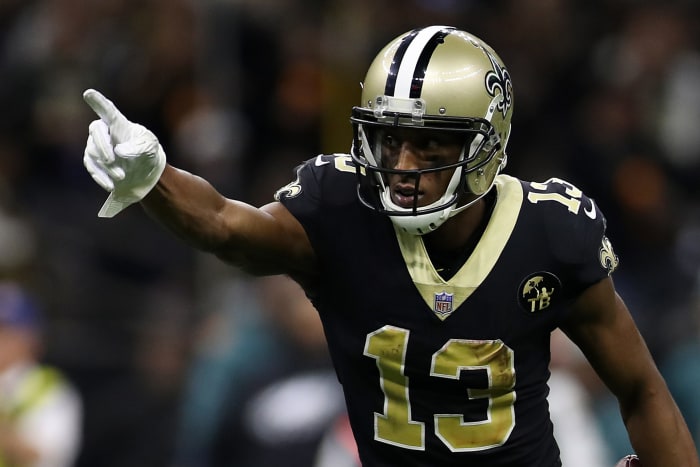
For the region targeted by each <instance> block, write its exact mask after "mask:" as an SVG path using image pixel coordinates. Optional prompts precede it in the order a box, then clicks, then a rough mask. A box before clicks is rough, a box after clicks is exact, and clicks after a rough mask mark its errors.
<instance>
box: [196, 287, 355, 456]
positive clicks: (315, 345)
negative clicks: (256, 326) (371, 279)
mask: <svg viewBox="0 0 700 467" xmlns="http://www.w3.org/2000/svg"><path fill="white" fill-rule="evenodd" d="M250 293H254V294H255V295H256V296H257V297H258V300H259V302H260V312H261V313H262V314H263V316H264V320H265V322H266V323H267V325H266V328H267V332H268V333H270V336H269V338H270V339H271V342H272V345H271V346H270V347H269V348H268V349H267V350H266V351H264V352H261V353H259V354H257V355H250V356H249V358H250V362H249V363H248V364H247V366H246V370H245V372H244V374H240V372H239V377H238V381H236V384H237V386H238V389H237V390H236V391H232V392H230V397H228V398H227V400H226V401H225V402H224V404H223V407H222V409H221V410H222V414H221V415H220V417H219V419H220V422H219V425H218V427H217V430H216V434H215V436H214V442H213V443H212V455H211V456H210V463H209V464H208V465H211V466H212V467H228V466H234V465H235V466H237V467H257V466H273V465H286V466H298V467H309V466H311V465H312V463H313V460H314V458H315V455H316V451H317V449H318V445H319V443H320V441H321V438H322V437H323V435H324V434H325V432H326V431H328V429H329V428H330V426H331V425H332V424H333V423H334V421H335V419H336V417H338V416H339V415H340V414H342V413H344V411H345V410H344V409H345V406H344V402H343V393H342V389H341V387H340V384H339V383H338V380H337V378H336V376H335V373H334V372H333V366H332V364H331V361H330V357H329V355H328V348H327V345H326V340H325V336H324V334H323V328H322V326H321V321H320V320H319V317H318V313H317V312H316V310H315V309H314V307H313V305H312V304H311V302H310V301H309V299H308V298H307V297H306V296H305V295H304V291H303V290H302V289H301V287H299V285H298V284H297V283H295V282H294V281H292V280H291V279H290V278H288V277H286V276H269V277H265V278H261V279H258V280H257V281H256V282H254V283H253V286H252V288H251V289H250Z"/></svg>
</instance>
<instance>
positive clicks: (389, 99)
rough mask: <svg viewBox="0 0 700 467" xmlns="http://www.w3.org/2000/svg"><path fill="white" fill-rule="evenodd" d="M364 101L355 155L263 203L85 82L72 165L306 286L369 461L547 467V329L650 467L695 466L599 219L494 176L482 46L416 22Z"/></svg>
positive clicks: (117, 198)
mask: <svg viewBox="0 0 700 467" xmlns="http://www.w3.org/2000/svg"><path fill="white" fill-rule="evenodd" d="M450 70H451V71H450ZM464 70H468V71H469V72H467V73H465V72H464ZM472 70H474V71H472ZM455 86H457V87H456V88H455ZM362 93H363V96H362V103H361V105H360V106H359V107H355V108H354V109H353V113H352V119H351V120H352V122H353V128H354V140H353V146H352V151H351V154H348V155H344V154H334V155H328V156H322V155H319V156H318V157H315V158H313V159H309V160H308V161H307V162H306V163H304V164H303V165H301V166H300V167H299V168H298V170H297V179H296V180H295V181H293V182H291V183H289V184H288V185H287V186H285V187H283V188H281V189H280V190H278V192H277V194H276V202H273V203H270V204H267V205H265V206H264V207H262V208H260V209H257V208H254V207H252V206H250V205H248V204H245V203H242V202H240V201H235V200H231V199H227V198H225V197H223V196H222V195H221V194H220V193H219V192H217V191H216V190H215V189H214V188H213V187H212V186H211V185H210V184H208V183H207V182H206V181H204V180H203V179H202V178H200V177H197V176H194V175H192V174H189V173H187V172H185V171H182V170H179V169H177V168H175V167H173V166H171V165H168V164H167V162H166V157H165V152H164V150H163V148H162V146H161V145H160V143H159V141H158V140H157V138H156V137H155V135H154V134H153V133H152V132H151V131H149V130H147V129H146V128H145V127H143V126H141V125H138V124H134V123H132V122H130V121H129V120H127V118H126V117H125V116H124V115H123V114H121V112H119V110H117V108H116V107H115V106H114V104H113V103H112V102H110V101H109V100H107V99H106V98H105V97H104V96H103V95H101V94H100V93H98V92H97V91H94V90H88V91H86V92H85V93H84V98H85V100H86V102H87V103H88V104H89V105H90V106H91V107H92V109H93V110H94V111H95V112H96V113H97V115H98V116H99V117H100V120H96V121H94V122H93V123H92V124H91V125H90V130H89V138H88V142H87V145H86V148H85V152H84V159H83V161H84V164H85V166H86V168H87V170H88V172H89V173H90V175H91V176H92V177H93V179H94V180H95V181H96V182H97V183H98V184H99V185H100V186H102V187H103V188H104V189H105V190H107V191H109V192H110V195H109V197H108V199H107V201H106V202H105V204H104V205H103V207H102V209H101V210H100V212H99V215H100V216H101V217H112V216H114V215H116V214H117V213H119V212H121V211H122V210H123V209H125V208H126V207H128V206H129V205H131V204H134V203H136V202H142V203H143V205H144V206H145V207H146V210H147V211H148V213H149V214H151V215H152V216H153V217H154V218H156V219H158V220H160V221H161V222H162V223H163V224H164V225H165V226H167V227H169V228H170V229H171V230H172V231H173V232H174V233H176V234H177V235H179V236H180V237H181V238H184V239H186V240H187V241H189V242H190V243H191V244H192V245H195V246H197V247H199V248H200V249H202V250H204V251H209V252H211V253H214V254H216V255H217V256H218V257H219V258H220V259H222V260H224V261H226V262H228V263H231V264H232V265H235V266H237V267H240V268H241V269H242V270H244V271H246V272H248V273H250V274H255V275H270V274H280V273H285V274H288V275H289V276H291V277H292V278H293V279H294V280H296V281H297V282H298V283H299V284H300V285H302V287H303V288H304V290H305V292H306V293H307V295H308V296H309V297H310V298H311V299H312V301H313V303H314V305H315V306H316V308H317V309H318V311H319V313H320V315H321V320H322V322H323V326H324V330H325V333H326V337H327V339H328V344H329V349H330V351H331V355H332V357H333V361H334V365H335V369H336V372H337V374H338V377H339V379H340V381H341V383H342V385H343V390H344V394H345V397H346V403H347V407H348V414H349V417H350V423H351V426H352V428H353V432H354V435H355V439H356V441H357V443H358V451H359V453H360V457H361V459H362V462H363V463H364V464H366V465H382V464H388V465H395V464H396V463H400V464H401V465H425V464H426V463H430V464H436V463H437V464H441V465H462V464H464V463H465V462H472V461H473V462H478V463H481V464H488V465H514V464H518V465H532V466H537V467H543V466H545V465H546V466H552V467H555V466H560V465H561V461H560V458H559V449H558V447H557V445H556V442H555V440H554V438H553V428H552V423H551V420H550V417H549V412H548V407H547V403H546V396H547V393H548V388H547V385H546V382H547V379H548V377H549V363H550V334H551V332H552V331H553V330H555V329H556V328H561V329H562V330H563V331H564V332H565V333H566V334H567V336H568V337H569V338H570V339H571V340H572V341H573V342H575V343H576V344H577V345H578V346H579V347H580V348H581V349H582V351H583V352H584V354H585V355H586V358H587V359H588V360H589V361H590V362H591V363H592V365H593V367H594V368H595V369H596V370H597V372H598V374H599V375H600V376H601V378H602V379H603V381H604V382H605V383H606V385H607V386H608V388H610V389H611V390H612V392H613V393H614V394H615V396H616V397H617V399H618V401H619V403H620V410H621V413H622V416H623V418H624V420H625V423H626V426H627V430H628V433H629V436H630V438H631V441H632V444H633V447H634V449H635V450H637V451H638V453H639V454H640V456H641V457H642V460H643V462H644V463H645V465H646V466H647V467H666V466H667V465H669V464H675V465H684V466H694V467H695V466H698V465H700V461H698V458H697V453H696V450H695V447H694V445H693V442H692V439H691V437H690V434H689V432H688V430H687V427H686V425H685V422H684V420H683V417H682V415H681V414H680V412H679V411H678V408H677V406H676V404H675V402H674V401H673V398H672V397H671V395H670V393H669V391H668V389H667V387H666V384H665V382H664V380H663V378H662V377H661V375H660V374H659V372H658V370H657V368H656V366H655V364H654V361H653V359H652V357H651V355H650V354H649V351H648V349H647V347H646V345H645V343H644V340H643V339H642V337H641V335H640V334H639V332H638V330H637V328H636V326H635V324H634V321H633V319H632V317H631V316H630V313H629V311H628V309H627V307H626V306H625V304H624V302H623V301H622V299H621V298H620V296H619V295H618V294H617V292H616V290H615V287H614V285H613V282H612V279H611V277H610V275H611V274H612V273H613V271H615V270H616V269H617V266H618V258H617V255H616V254H615V253H614V251H613V249H612V245H611V243H610V241H609V240H608V238H607V237H606V220H605V217H604V216H603V214H602V213H601V212H600V211H599V209H598V208H597V206H596V204H595V203H594V202H593V200H592V199H590V198H588V197H586V196H585V195H584V194H583V193H582V192H581V191H580V190H578V189H577V188H576V187H575V186H573V185H571V184H570V183H568V182H566V181H564V180H561V179H559V178H551V179H549V180H547V181H546V182H544V183H536V182H530V183H528V182H524V181H520V180H518V179H516V178H514V177H511V176H507V175H505V174H500V172H501V170H502V169H503V168H504V166H505V162H506V154H505V149H506V145H507V142H508V139H509V136H510V120H511V116H512V109H513V94H512V93H513V89H512V82H511V76H510V74H509V72H508V71H507V69H506V68H505V65H504V64H503V63H502V61H501V60H500V58H499V57H498V56H497V54H496V52H495V51H493V49H491V48H490V47H489V46H488V45H487V44H485V43H484V42H483V41H481V40H480V39H478V38H476V37H474V36H472V35H470V34H469V33H466V32H464V31H460V30H458V29H455V28H451V27H445V26H431V27H425V28H418V29H415V30H413V31H409V32H408V33H406V34H404V35H401V36H400V37H397V38H396V39H395V40H394V41H392V42H391V43H389V44H388V45H387V46H386V47H385V49H383V50H382V51H381V52H380V53H379V55H377V58H376V59H375V61H374V62H373V64H372V65H371V66H370V69H369V71H368V73H367V78H366V80H365V82H364V88H363V91H362ZM147 195H148V196H147ZM367 208H369V209H367ZM377 265H381V266H382V267H381V268H380V267H376V266H377ZM543 268H544V269H543ZM518 284H520V285H518ZM510 289H512V290H513V292H514V294H507V293H503V291H504V290H510ZM426 306H427V307H428V308H427V310H426V308H425V307H426ZM456 311H459V312H457V313H455V312H456ZM409 337H410V339H409ZM431 353H432V355H431ZM472 369H475V370H476V373H472V371H470V370H472ZM481 370H484V371H483V372H482V371H481ZM463 372H464V373H463ZM516 373H517V375H518V376H517V378H516ZM441 378H442V379H441ZM484 378H485V379H484ZM467 388H471V390H470V391H465V389H467ZM465 393H466V394H468V395H471V398H469V399H465ZM516 393H517V397H516ZM481 399H483V400H481ZM467 420H469V421H467Z"/></svg>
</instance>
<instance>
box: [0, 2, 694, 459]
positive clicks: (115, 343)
mask: <svg viewBox="0 0 700 467" xmlns="http://www.w3.org/2000/svg"><path fill="white" fill-rule="evenodd" d="M428 24H447V25H453V26H457V27H459V28H461V29H465V30H468V31H470V32H472V33H474V34H475V35H477V36H479V37H481V38H482V39H484V40H485V41H486V42H487V43H489V44H490V45H491V46H492V47H494V48H495V49H496V51H497V52H498V53H499V55H500V56H501V58H502V59H503V60H504V61H505V63H506V65H507V66H508V67H509V70H510V73H511V76H512V79H513V82H514V90H515V101H514V102H515V113H514V118H513V131H512V136H511V140H510V145H509V156H510V157H509V166H508V167H507V169H506V171H507V172H508V173H510V174H512V175H516V176H519V177H521V178H525V179H530V180H534V181H544V180H546V179H548V178H550V177H559V178H564V179H566V180H568V181H570V182H572V183H574V184H575V185H577V186H578V187H579V188H581V189H582V190H583V191H584V192H586V193H587V194H588V195H590V196H592V197H593V198H595V199H596V201H597V203H598V205H599V206H600V208H601V209H602V211H603V212H604V213H605V214H606V217H607V218H608V226H609V230H608V232H609V237H610V238H611V240H612V242H613V245H614V247H615V249H616V252H617V254H618V255H619V257H620V260H621V266H620V269H619V270H618V272H617V273H616V274H615V276H614V279H615V281H616V284H617V286H618V289H619V291H620V292H621V294H622V295H623V296H624V298H625V299H626V301H627V303H628V305H629V307H630V308H631V311H632V313H633V315H634V317H635V319H636V320H637V323H638V325H639V326H640V329H641V331H642V333H643V334H644V337H645V338H646V339H647V341H648V343H649V346H650V348H651V351H652V353H653V355H654V357H655V358H656V360H657V362H658V364H659V366H660V367H661V369H662V371H663V372H664V374H665V375H666V377H667V379H668V381H669V385H670V386H671V389H672V391H673V392H674V395H675V396H676V398H677V400H678V402H679V404H680V405H681V409H682V410H683V412H684V414H685V415H686V417H687V420H688V423H689V424H690V426H691V429H692V430H693V432H694V435H695V436H696V439H699V440H700V434H699V432H700V399H698V397H697V394H698V388H700V344H699V342H700V328H699V326H698V322H699V318H700V308H699V305H700V301H699V300H698V299H699V293H700V288H699V287H700V216H699V214H700V184H699V182H700V130H699V129H698V128H697V127H696V126H700V4H699V3H698V2H697V1H696V0H686V1H682V0H667V1H664V2H660V1H642V0H588V1H575V0H305V1H302V0H0V108H2V117H1V118H0V277H1V278H2V279H4V280H7V281H14V282H18V283H20V284H22V285H23V286H24V287H26V289H27V290H30V291H31V292H32V293H34V294H35V296H36V297H38V298H39V300H40V302H41V307H42V309H43V311H44V313H45V315H46V319H45V326H44V354H43V358H44V360H45V361H46V362H48V363H50V364H52V365H55V366H57V367H58V368H60V369H61V370H62V371H64V372H65V374H66V375H67V376H68V377H69V378H70V380H71V381H72V382H73V383H74V384H75V386H76V388H77V389H78V390H79V393H80V394H81V397H82V401H83V413H84V427H83V439H82V443H81V449H80V454H79V458H78V460H77V465H78V466H79V467H112V466H115V467H116V466H120V467H142V466H143V467H160V466H169V467H174V466H178V467H194V466H205V465H214V464H215V462H214V461H213V460H211V459H214V458H219V459H223V458H227V459H228V460H227V462H228V464H225V463H223V462H222V463H220V464H219V465H248V464H245V463H244V462H243V461H236V460H234V458H233V457H232V456H233V454H232V453H235V452H239V451H240V450H243V448H244V447H247V448H251V449H252V447H253V446H254V445H255V443H253V442H252V441H250V439H248V438H246V437H245V436H243V435H241V436H232V435H231V433H237V432H240V430H242V428H241V425H242V424H243V423H244V420H243V419H244V418H245V416H246V415H245V410H244V409H242V408H241V407H242V406H243V401H247V400H249V399H250V398H254V397H256V394H257V395H258V396H259V395H260V394H261V391H257V393H256V389H261V390H262V388H264V387H268V385H269V384H271V383H273V382H272V381H270V379H272V378H273V377H280V375H282V374H284V373H285V372H286V373H288V374H290V375H291V374H294V373H295V372H297V371H298V372H300V373H299V374H303V375H305V376H308V375H310V374H311V375H314V377H315V378H321V379H323V378H324V374H325V373H323V371H326V370H328V368H329V367H328V362H327V359H326V356H325V353H324V350H323V345H322V344H321V345H319V343H318V342H317V340H315V339H316V337H314V336H312V335H311V336H310V335H303V334H304V333H303V332H300V331H299V328H301V329H302V330H304V331H306V332H307V334H309V333H313V332H314V331H313V330H314V329H316V328H315V327H314V325H312V324H309V322H308V321H306V320H307V319H312V318H308V317H307V318H301V317H300V318H299V319H298V320H296V321H295V320H290V319H289V314H288V313H285V312H282V310H284V309H285V307H288V306H290V303H289V301H284V300H278V301H277V303H272V302H274V300H270V296H274V295H276V294H278V293H279V294H281V293H282V292H280V290H281V288H283V287H284V286H278V287H273V288H272V289H270V288H269V284H265V283H263V284H261V283H260V281H257V280H252V279H251V278H248V277H245V276H241V275H240V274H238V273H237V272H236V271H235V270H231V269H230V268H227V267H226V266H224V265H222V264H220V263H219V262H218V261H217V260H215V259H213V258H211V257H209V256H206V255H203V254H200V253H197V252H195V251H193V250H191V249H189V248H188V247H186V246H185V245H184V244H182V243H180V242H179V241H178V240H177V239H175V238H174V237H172V236H171V235H169V234H167V233H165V231H164V230H163V228H162V227H160V226H159V225H157V224H155V223H153V222H151V221H150V220H148V219H147V217H146V215H145V214H144V213H143V211H142V210H140V209H138V208H132V209H128V210H127V211H125V212H124V213H122V214H120V215H119V216H118V217H116V218H114V219H98V218H97V211H98V210H99V208H100V206H101V205H102V202H103V200H104V198H105V197H106V195H105V193H104V192H103V191H102V190H101V189H100V188H99V187H98V186H97V185H96V184H95V183H94V182H93V181H92V180H91V179H90V176H89V175H88V174H87V172H86V171H85V170H84V168H83V166H82V157H83V149H84V144H85V141H86V138H87V127H88V124H89V122H90V121H91V120H93V119H94V116H93V114H92V113H91V111H90V109H89V108H88V107H87V106H86V105H85V104H84V102H83V101H82V98H81V95H82V92H83V90H84V89H86V88H89V87H94V88H96V89H98V90H100V91H102V92H103V93H104V94H105V95H107V96H108V97H109V98H110V99H112V100H113V101H114V102H115V103H116V104H117V105H118V107H119V108H120V109H121V110H122V111H123V112H124V114H125V115H127V116H128V117H129V118H130V119H131V120H133V121H136V122H138V123H142V124H144V125H145V126H147V127H148V128H150V129H151V130H153V131H154V132H155V133H156V134H157V135H158V136H159V138H160V140H161V142H162V144H163V146H164V147H165V150H166V153H167V155H168V158H169V161H170V162H171V163H172V164H174V165H176V166H179V167H181V168H184V169H187V170H190V171H193V172H195V173H197V174H199V175H202V176H204V177H205V178H207V179H208V180H210V181H211V182H212V183H213V184H214V185H215V186H216V187H217V188H218V189H219V190H220V191H222V192H223V193H224V194H226V195H227V196H230V197H235V198H238V199H242V200H245V201H248V202H250V203H253V204H256V205H260V204H263V203H266V202H268V201H270V200H271V199H272V194H273V193H274V191H275V189H276V188H278V187H280V186H282V185H284V184H285V183H287V182H288V181H290V180H291V179H292V177H293V168H294V167H295V166H296V165H297V164H298V163H300V162H301V161H303V160H305V159H307V158H311V157H314V156H315V155H316V154H318V153H321V152H324V153H331V152H348V151H349V149H350V142H351V126H350V123H349V115H350V108H351V107H352V106H353V105H355V104H357V103H359V95H360V82H361V81H362V79H363V75H364V73H365V71H366V68H367V66H368V65H369V62H370V61H371V59H372V58H373V57H374V55H375V54H376V53H377V52H378V51H379V49H380V48H381V47H382V46H383V45H384V44H385V43H387V42H388V41H389V40H391V39H392V38H394V37H395V36H397V35H398V34H400V33H402V32H404V31H406V30H409V29H411V28H413V27H416V26H421V25H428ZM270 290H272V292H271V291H270ZM312 321H313V319H312ZM294 329H296V331H295V330H294ZM297 331H299V332H297ZM288 341H289V342H288ZM558 348H559V347H558V346H555V364H559V365H560V366H561V367H562V368H564V370H565V371H566V372H568V373H570V374H573V375H575V376H576V378H575V381H576V384H577V385H579V387H580V388H581V389H582V390H583V394H585V396H584V399H585V400H584V405H585V406H586V407H587V408H588V409H590V415H591V416H592V417H593V420H594V421H593V424H594V425H595V426H589V428H591V429H593V428H594V429H596V430H599V431H598V433H600V434H601V436H600V438H601V439H602V440H603V442H604V443H605V445H606V446H605V449H606V450H607V452H608V453H609V456H610V457H609V460H610V462H611V463H610V464H609V465H612V462H613V461H614V459H613V458H616V457H620V456H621V455H623V454H626V453H627V452H626V451H627V450H628V449H629V448H628V445H627V444H626V439H625V435H624V432H623V431H622V430H621V424H620V422H619V421H617V419H618V418H619V416H618V415H617V412H616V408H615V407H614V402H613V401H611V399H610V397H609V395H608V394H607V392H606V391H605V390H604V389H603V388H602V387H601V385H600V383H599V382H598V381H597V380H596V378H595V377H592V376H591V374H590V372H589V371H588V369H586V367H585V364H584V363H583V362H582V361H581V360H580V358H579V357H578V356H576V355H575V352H571V351H570V350H566V352H567V353H566V355H567V357H566V358H559V357H560V355H559V354H558V353H557V350H556V349H558ZM290 349H291V350H290ZM279 355H284V356H285V358H286V359H287V360H289V361H288V362H287V361H286V360H285V361H283V359H280V358H278V356H279ZM562 355H563V354H562ZM302 357H303V358H302ZM281 368H284V370H282V369H281ZM322 370H323V371H322ZM331 380H332V378H331ZM305 381H307V383H308V380H305ZM314 381H315V380H314ZM324 381H325V383H323V384H327V385H328V388H327V390H326V391H320V390H319V389H318V388H319V387H321V386H320V383H319V384H311V385H309V386H303V385H302V386H299V387H297V389H298V390H300V388H302V389H303V388H307V387H309V388H315V389H314V390H316V391H318V392H323V394H322V395H320V394H315V395H314V397H313V398H312V399H313V402H315V403H318V402H319V401H320V400H324V401H325V404H326V405H325V406H324V407H320V408H318V411H319V413H318V414H317V415H318V417H320V418H319V419H324V418H325V419H328V418H332V417H334V416H335V415H336V413H338V412H339V409H338V407H339V406H340V407H342V400H340V401H338V400H337V398H335V396H334V394H337V392H336V389H337V388H331V387H332V384H331V383H330V382H329V381H327V380H324ZM256 385H257V386H256ZM323 387H326V386H323ZM285 394H286V393H285ZM301 394H306V395H307V396H309V394H308V390H307V391H304V390H302V391H301ZM278 395H279V394H278ZM288 396H289V394H288ZM280 397H281V396H280ZM291 400H292V401H296V402H292V403H291V404H290V403H286V404H285V403H282V401H281V400H280V401H279V407H282V408H283V409H284V410H290V412H289V417H281V418H280V417H274V416H271V418H270V420H269V422H270V424H272V425H274V422H278V423H277V425H278V426H261V427H259V429H260V430H263V432H264V433H265V436H264V437H263V438H266V439H267V438H270V439H272V438H273V436H272V434H274V433H278V432H279V433H280V436H282V437H284V436H285V435H284V434H283V431H284V429H285V428H286V429H287V431H291V432H293V433H295V434H296V435H297V436H301V434H304V433H306V432H305V431H304V430H301V429H299V428H295V427H289V426H286V427H285V426H279V424H280V423H281V422H280V419H283V420H289V419H292V418H295V419H300V418H301V419H303V420H302V422H308V424H312V423H313V420H306V419H304V416H305V415H308V413H309V411H308V410H305V411H304V410H299V407H300V406H302V407H303V404H301V402H299V399H298V398H296V397H293V398H292V399H291ZM309 404H311V402H309ZM293 408H294V409H296V411H292V409H293ZM256 414H257V415H255V417H258V418H260V417H264V410H260V411H258V412H256ZM338 415H339V416H342V414H340V413H338ZM251 417H252V416H251ZM300 423H301V422H300ZM236 430H239V431H236ZM280 430H281V431H280ZM317 431H318V430H317ZM227 433H228V434H227ZM286 436H287V438H284V439H288V437H289V436H291V435H289V434H287V435H286ZM316 438H318V436H317V437H316ZM242 439H246V440H247V441H246V442H244V443H242V442H241V440H242ZM308 439H311V435H309V438H308ZM237 440H238V441H237ZM236 443H238V445H237V444H236ZM280 443H282V441H280V442H278V443H275V444H274V445H275V446H280ZM241 444H244V445H245V446H239V445H241ZM237 446H239V447H237ZM260 449H261V452H262V451H264V452H268V453H270V452H271V449H272V448H271V447H270V446H267V447H264V446H263V445H260ZM299 449H302V448H301V447H300V448H299ZM305 449H307V450H308V446H306V447H305ZM222 451H228V454H225V455H224V454H221V452H222ZM618 454H619V455H620V456H618ZM251 455H252V456H253V458H254V457H255V454H251ZM283 455H287V454H283ZM288 459H290V458H288ZM255 465H276V464H275V463H273V461H270V462H269V463H265V462H262V461H259V462H258V463H257V464H255ZM285 465H291V464H289V462H286V463H285ZM300 465H309V464H308V463H307V464H300ZM337 465H340V464H337ZM565 465H567V464H566V463H565ZM572 465H573V464H572ZM584 465H589V466H590V465H592V464H590V463H587V464H585V463H584ZM600 467H605V466H604V465H601V466H600Z"/></svg>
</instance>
